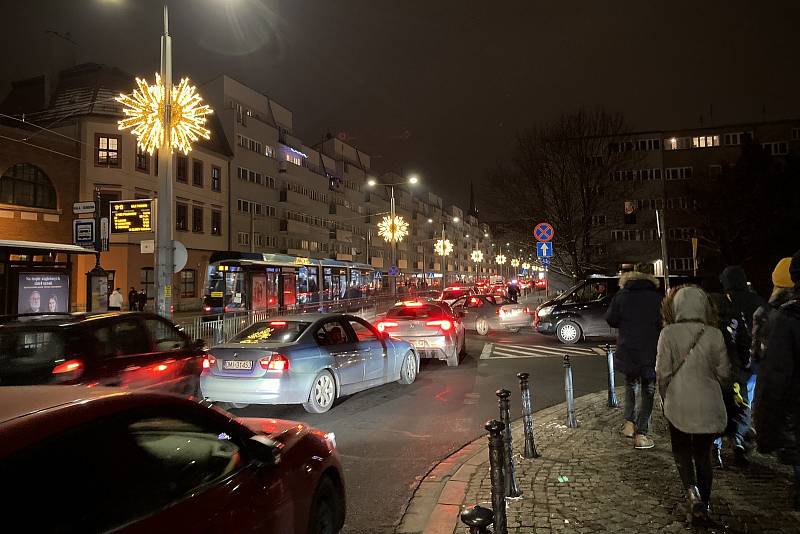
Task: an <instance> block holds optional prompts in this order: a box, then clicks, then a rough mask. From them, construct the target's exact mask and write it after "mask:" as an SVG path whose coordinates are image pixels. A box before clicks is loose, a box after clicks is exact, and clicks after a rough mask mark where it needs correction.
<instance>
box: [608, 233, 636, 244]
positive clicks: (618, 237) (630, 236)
mask: <svg viewBox="0 0 800 534" xmlns="http://www.w3.org/2000/svg"><path fill="white" fill-rule="evenodd" d="M611 240H612V241H636V230H611Z"/></svg>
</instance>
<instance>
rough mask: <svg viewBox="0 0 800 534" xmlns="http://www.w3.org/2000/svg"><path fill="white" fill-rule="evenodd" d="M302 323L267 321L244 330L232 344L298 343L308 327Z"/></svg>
mask: <svg viewBox="0 0 800 534" xmlns="http://www.w3.org/2000/svg"><path fill="white" fill-rule="evenodd" d="M310 324H311V323H304V322H301V321H265V322H261V323H256V324H254V325H252V326H249V327H248V328H245V329H244V330H242V331H241V332H240V333H239V334H238V335H237V336H235V337H234V338H233V339H232V340H231V342H233V343H245V344H257V343H291V342H292V341H297V338H299V337H300V334H302V333H303V332H305V330H306V328H308V325H310Z"/></svg>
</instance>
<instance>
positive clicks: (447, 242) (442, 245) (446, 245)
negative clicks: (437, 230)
mask: <svg viewBox="0 0 800 534" xmlns="http://www.w3.org/2000/svg"><path fill="white" fill-rule="evenodd" d="M442 248H444V252H442ZM433 250H434V251H435V252H436V254H438V255H440V256H449V255H450V253H451V252H453V244H452V243H451V242H450V240H449V239H445V240H444V243H442V240H441V239H438V240H437V241H436V244H435V245H433Z"/></svg>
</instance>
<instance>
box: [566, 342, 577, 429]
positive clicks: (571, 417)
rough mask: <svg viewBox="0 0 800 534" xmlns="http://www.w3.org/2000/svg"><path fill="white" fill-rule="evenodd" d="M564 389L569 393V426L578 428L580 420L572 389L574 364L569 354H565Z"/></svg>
mask: <svg viewBox="0 0 800 534" xmlns="http://www.w3.org/2000/svg"><path fill="white" fill-rule="evenodd" d="M564 391H565V392H566V394H567V427H568V428H578V420H577V419H576V418H575V398H574V393H573V391H572V364H571V363H570V361H569V354H565V355H564Z"/></svg>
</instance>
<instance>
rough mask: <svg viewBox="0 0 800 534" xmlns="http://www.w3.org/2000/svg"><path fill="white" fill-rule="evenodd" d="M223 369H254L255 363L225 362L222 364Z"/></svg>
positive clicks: (243, 361) (244, 361) (241, 361)
mask: <svg viewBox="0 0 800 534" xmlns="http://www.w3.org/2000/svg"><path fill="white" fill-rule="evenodd" d="M222 368H223V369H247V370H250V369H252V368H253V362H251V361H250V360H225V361H224V362H223V363H222Z"/></svg>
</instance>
